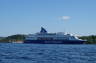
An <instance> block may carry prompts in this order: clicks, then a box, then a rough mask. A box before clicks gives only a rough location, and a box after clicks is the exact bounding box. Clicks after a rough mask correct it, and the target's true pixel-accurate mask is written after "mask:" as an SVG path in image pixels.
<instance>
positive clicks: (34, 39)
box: [24, 27, 85, 44]
mask: <svg viewBox="0 0 96 63" xmlns="http://www.w3.org/2000/svg"><path fill="white" fill-rule="evenodd" d="M24 43H33V44H83V43H85V40H81V39H79V38H78V37H76V36H73V35H71V34H64V33H63V32H58V33H48V32H47V31H46V29H44V28H43V27H41V31H40V32H39V33H35V34H29V35H27V36H26V38H25V40H24Z"/></svg>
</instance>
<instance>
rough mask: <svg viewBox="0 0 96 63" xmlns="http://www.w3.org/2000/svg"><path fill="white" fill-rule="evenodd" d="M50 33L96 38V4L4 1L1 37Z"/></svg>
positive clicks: (84, 0)
mask: <svg viewBox="0 0 96 63" xmlns="http://www.w3.org/2000/svg"><path fill="white" fill-rule="evenodd" d="M41 27H44V28H46V30H48V32H52V33H54V32H65V33H70V34H73V35H84V36H85V35H96V29H95V27H96V0H0V36H9V35H15V34H32V33H36V32H39V31H40V28H41Z"/></svg>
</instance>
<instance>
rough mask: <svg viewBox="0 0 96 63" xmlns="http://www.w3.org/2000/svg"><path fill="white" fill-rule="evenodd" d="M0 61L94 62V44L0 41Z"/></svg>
mask: <svg viewBox="0 0 96 63" xmlns="http://www.w3.org/2000/svg"><path fill="white" fill-rule="evenodd" d="M0 63H96V45H84V44H81V45H67V44H14V43H0Z"/></svg>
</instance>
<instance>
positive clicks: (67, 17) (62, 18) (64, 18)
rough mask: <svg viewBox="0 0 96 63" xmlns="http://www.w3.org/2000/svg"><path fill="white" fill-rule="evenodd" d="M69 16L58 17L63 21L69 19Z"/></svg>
mask: <svg viewBox="0 0 96 63" xmlns="http://www.w3.org/2000/svg"><path fill="white" fill-rule="evenodd" d="M70 18H71V17H70V16H61V17H60V19H61V20H63V21H67V20H69V19H70Z"/></svg>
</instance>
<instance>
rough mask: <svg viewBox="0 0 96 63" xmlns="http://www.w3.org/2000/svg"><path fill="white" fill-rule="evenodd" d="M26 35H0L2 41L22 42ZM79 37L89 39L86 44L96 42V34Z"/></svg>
mask: <svg viewBox="0 0 96 63" xmlns="http://www.w3.org/2000/svg"><path fill="white" fill-rule="evenodd" d="M25 37H26V35H22V34H16V35H11V36H7V37H0V43H14V42H15V43H21V42H23V41H24V40H25ZM78 38H80V39H83V40H87V41H86V43H85V44H96V35H90V36H78Z"/></svg>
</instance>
